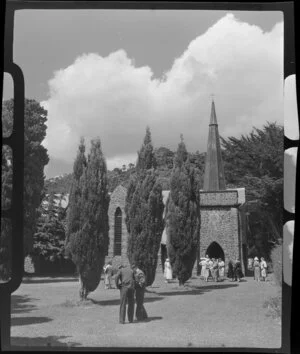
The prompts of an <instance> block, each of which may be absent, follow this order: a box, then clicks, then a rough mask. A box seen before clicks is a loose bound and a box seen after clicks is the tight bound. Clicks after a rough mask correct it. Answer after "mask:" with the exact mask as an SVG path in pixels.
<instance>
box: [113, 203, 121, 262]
mask: <svg viewBox="0 0 300 354" xmlns="http://www.w3.org/2000/svg"><path fill="white" fill-rule="evenodd" d="M121 252H122V211H121V209H120V208H117V209H116V212H115V239H114V256H121Z"/></svg>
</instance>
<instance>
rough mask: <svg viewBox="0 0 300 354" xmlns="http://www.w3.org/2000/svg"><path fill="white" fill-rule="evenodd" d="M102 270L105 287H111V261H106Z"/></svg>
mask: <svg viewBox="0 0 300 354" xmlns="http://www.w3.org/2000/svg"><path fill="white" fill-rule="evenodd" d="M103 270H104V284H105V289H111V277H112V263H111V262H108V263H107V265H106V266H104V267H103Z"/></svg>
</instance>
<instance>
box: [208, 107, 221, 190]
mask: <svg viewBox="0 0 300 354" xmlns="http://www.w3.org/2000/svg"><path fill="white" fill-rule="evenodd" d="M225 189H226V186H225V176H224V168H223V162H222V155H221V144H220V137H219V130H218V123H217V115H216V109H215V102H214V101H212V104H211V114H210V123H209V132H208V141H207V154H206V162H205V174H204V183H203V190H204V191H219V190H225Z"/></svg>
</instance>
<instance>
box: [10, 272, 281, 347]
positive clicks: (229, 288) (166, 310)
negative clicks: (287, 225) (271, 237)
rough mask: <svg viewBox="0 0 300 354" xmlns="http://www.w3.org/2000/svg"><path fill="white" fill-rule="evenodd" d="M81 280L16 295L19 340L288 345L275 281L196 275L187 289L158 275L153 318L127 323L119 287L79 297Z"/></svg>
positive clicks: (31, 285)
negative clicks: (275, 301) (274, 313)
mask: <svg viewBox="0 0 300 354" xmlns="http://www.w3.org/2000/svg"><path fill="white" fill-rule="evenodd" d="M78 290H79V284H78V281H77V280H76V279H74V278H73V279H72V278H57V279H47V278H44V279H41V278H33V279H31V280H30V281H24V282H23V283H22V284H21V286H20V287H19V289H18V290H17V291H16V292H15V293H13V294H12V324H11V336H12V339H11V344H12V345H13V346H31V347H35V346H48V347H49V346H50V347H51V346H55V347H56V346H61V347H65V349H70V348H72V347H82V346H83V347H150V348H151V347H161V348H163V347H173V348H174V347H178V348H180V347H181V348H186V347H192V348H193V347H194V348H195V347H250V348H254V347H255V348H280V346H281V323H280V320H276V319H273V318H271V317H269V316H266V313H267V309H266V308H263V303H264V301H265V300H267V299H268V298H270V297H272V296H276V294H277V292H278V290H277V288H276V287H275V286H274V284H273V283H272V281H269V282H266V283H263V282H261V283H256V282H255V281H254V280H253V279H252V278H249V277H247V278H245V279H244V280H243V281H242V282H240V283H236V282H234V283H232V282H230V281H228V280H225V281H224V282H220V283H214V282H208V283H205V282H204V281H203V280H201V279H199V278H198V277H193V278H192V279H191V280H190V281H189V282H188V283H187V286H185V288H184V289H181V288H179V286H178V282H177V281H174V282H173V283H170V284H166V283H165V282H164V279H163V277H162V275H161V274H158V275H157V277H156V280H155V282H154V284H153V286H152V287H149V288H148V292H147V293H146V295H145V308H146V310H147V312H148V316H149V319H148V321H147V322H134V323H132V324H130V323H128V322H126V324H125V325H122V324H119V318H118V316H119V301H120V300H119V291H118V290H117V289H111V290H104V284H103V281H101V283H100V285H99V286H98V288H97V289H96V291H94V292H93V293H91V294H90V295H89V297H88V298H89V300H88V301H87V302H86V303H79V302H78Z"/></svg>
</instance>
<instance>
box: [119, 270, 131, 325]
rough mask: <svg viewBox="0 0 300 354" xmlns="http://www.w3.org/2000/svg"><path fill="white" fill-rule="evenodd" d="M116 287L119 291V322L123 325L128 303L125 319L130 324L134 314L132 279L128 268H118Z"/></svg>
mask: <svg viewBox="0 0 300 354" xmlns="http://www.w3.org/2000/svg"><path fill="white" fill-rule="evenodd" d="M115 282H116V287H117V288H118V289H120V298H121V303H120V315H119V321H120V323H121V324H124V323H125V316H126V303H127V302H128V309H127V317H128V321H129V322H130V323H132V322H133V314H134V277H133V271H132V269H131V268H130V267H128V266H127V267H125V268H123V267H122V268H120V269H119V271H118V273H117V275H116V277H115Z"/></svg>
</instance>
